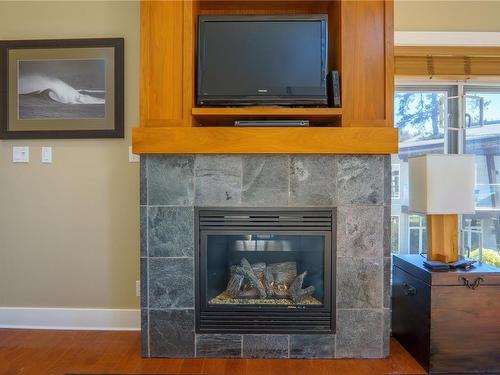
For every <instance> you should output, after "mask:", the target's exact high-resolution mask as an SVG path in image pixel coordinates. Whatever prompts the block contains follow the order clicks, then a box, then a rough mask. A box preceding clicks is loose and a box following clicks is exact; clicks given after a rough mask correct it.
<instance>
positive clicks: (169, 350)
mask: <svg viewBox="0 0 500 375" xmlns="http://www.w3.org/2000/svg"><path fill="white" fill-rule="evenodd" d="M149 330H150V333H149V338H150V343H149V347H150V354H151V356H152V357H167V358H189V357H194V310H150V311H149Z"/></svg>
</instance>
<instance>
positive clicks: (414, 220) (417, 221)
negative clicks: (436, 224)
mask: <svg viewBox="0 0 500 375" xmlns="http://www.w3.org/2000/svg"><path fill="white" fill-rule="evenodd" d="M408 222H409V228H408V231H409V234H408V240H409V244H408V248H409V250H410V251H409V253H410V254H419V253H425V252H426V250H427V227H426V224H427V223H426V219H425V216H420V215H410V217H409V220H408Z"/></svg>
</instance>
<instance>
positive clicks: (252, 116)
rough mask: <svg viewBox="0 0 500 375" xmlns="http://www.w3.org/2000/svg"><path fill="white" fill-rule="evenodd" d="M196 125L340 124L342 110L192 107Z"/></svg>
mask: <svg viewBox="0 0 500 375" xmlns="http://www.w3.org/2000/svg"><path fill="white" fill-rule="evenodd" d="M191 114H192V115H193V117H194V118H195V119H196V120H197V122H198V125H217V124H218V125H226V126H227V125H231V124H232V123H233V122H234V121H235V120H257V119H260V120H262V119H281V120H287V119H298V120H309V121H310V122H311V124H318V123H319V124H321V123H323V124H328V125H330V126H336V125H338V124H339V123H340V121H339V119H340V117H341V116H342V108H312V107H309V108H302V107H301V108H293V107H292V108H288V107H194V108H193V109H192V111H191Z"/></svg>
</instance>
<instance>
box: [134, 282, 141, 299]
mask: <svg viewBox="0 0 500 375" xmlns="http://www.w3.org/2000/svg"><path fill="white" fill-rule="evenodd" d="M135 295H136V296H137V297H140V296H141V282H140V281H139V280H136V281H135Z"/></svg>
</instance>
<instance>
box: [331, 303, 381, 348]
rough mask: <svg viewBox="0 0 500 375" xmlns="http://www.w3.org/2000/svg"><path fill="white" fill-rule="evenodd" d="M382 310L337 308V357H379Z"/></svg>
mask: <svg viewBox="0 0 500 375" xmlns="http://www.w3.org/2000/svg"><path fill="white" fill-rule="evenodd" d="M382 324H383V323H382V312H381V311H380V310H363V309H360V310H344V309H339V310H337V344H336V352H335V355H336V357H337V358H379V357H380V356H381V355H382V335H381V332H382Z"/></svg>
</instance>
